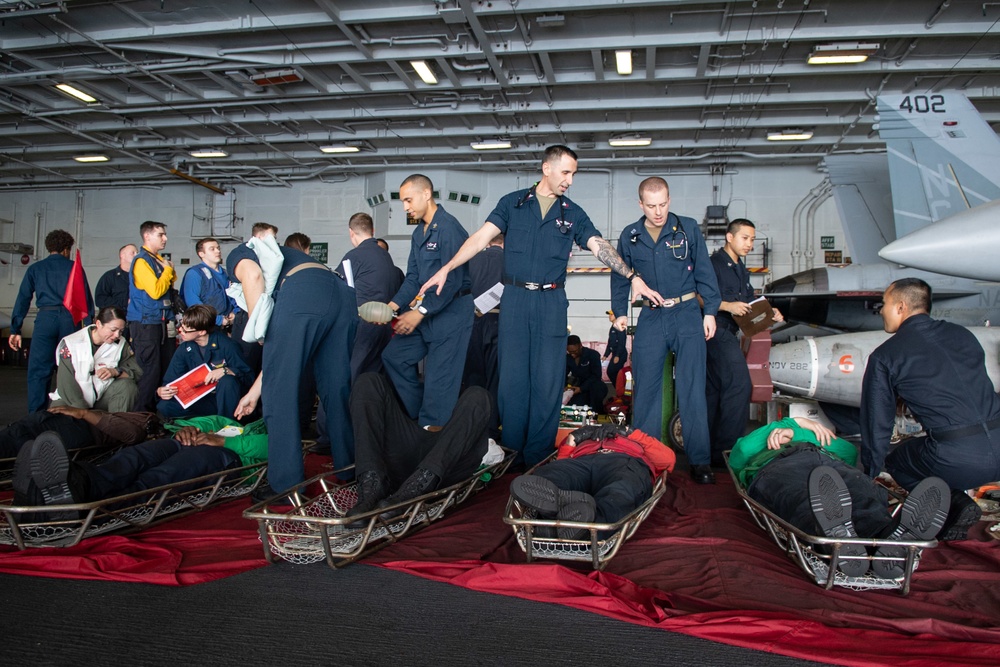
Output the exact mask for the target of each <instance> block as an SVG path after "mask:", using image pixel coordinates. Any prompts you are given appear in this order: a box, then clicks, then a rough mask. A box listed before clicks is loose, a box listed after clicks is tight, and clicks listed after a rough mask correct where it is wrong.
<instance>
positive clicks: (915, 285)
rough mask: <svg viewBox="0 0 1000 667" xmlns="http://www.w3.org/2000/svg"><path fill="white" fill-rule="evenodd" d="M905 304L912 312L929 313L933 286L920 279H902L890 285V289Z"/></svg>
mask: <svg viewBox="0 0 1000 667" xmlns="http://www.w3.org/2000/svg"><path fill="white" fill-rule="evenodd" d="M886 291H887V292H888V291H891V292H892V293H893V294H894V295H896V296H897V297H899V300H900V301H902V302H903V303H905V304H906V305H907V306H908V307H909V309H910V311H911V312H915V313H929V312H930V310H931V300H932V297H933V293H932V291H931V286H930V285H928V284H927V283H926V282H924V281H923V280H921V279H920V278H900V279H899V280H895V281H893V283H892V284H891V285H889V289H888V290H886Z"/></svg>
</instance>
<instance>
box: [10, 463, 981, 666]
mask: <svg viewBox="0 0 1000 667" xmlns="http://www.w3.org/2000/svg"><path fill="white" fill-rule="evenodd" d="M719 479H720V483H719V484H718V485H716V486H714V487H706V486H697V485H695V484H693V483H692V482H691V481H690V480H689V479H688V478H687V477H686V476H684V475H680V474H678V475H675V476H674V477H673V478H672V479H671V480H670V482H669V484H668V488H667V492H666V494H665V495H664V497H663V499H662V500H661V501H660V504H659V505H658V506H657V508H656V510H655V511H654V513H653V514H652V515H651V516H650V518H649V519H648V520H647V521H646V523H645V524H643V526H642V527H641V528H640V529H639V531H638V532H637V533H636V534H635V536H634V537H633V538H632V540H631V541H629V542H628V543H627V544H626V545H625V546H623V547H622V549H621V551H620V552H619V554H618V555H617V556H616V557H615V558H614V560H612V561H611V563H610V564H609V565H608V567H607V570H606V571H605V572H601V573H595V572H592V571H590V569H589V568H588V567H586V566H584V565H578V564H568V563H556V562H552V561H538V562H536V563H533V564H530V565H529V564H526V562H525V557H524V554H523V552H522V551H521V550H520V548H518V546H517V544H516V542H515V541H514V540H513V534H512V531H511V529H510V528H509V527H508V526H507V525H506V524H504V523H503V522H502V520H501V516H502V514H503V509H504V505H505V503H506V498H507V487H508V484H509V477H506V478H502V479H500V480H496V481H495V482H494V483H493V485H492V486H491V487H490V488H488V489H487V490H486V491H485V492H483V493H481V494H480V495H478V496H475V497H473V498H472V499H471V500H470V501H469V502H468V503H467V504H466V505H464V506H462V507H460V508H458V509H457V510H455V511H454V512H453V513H452V514H451V515H450V516H448V517H446V518H445V519H443V520H442V521H440V522H437V523H435V524H433V525H432V526H429V527H427V528H425V529H423V530H421V531H419V532H417V533H414V534H412V535H410V536H408V537H407V538H406V539H405V540H403V541H401V542H400V543H398V544H395V545H392V546H390V547H387V548H386V549H384V550H382V551H380V552H378V553H376V554H374V555H373V556H372V557H371V558H369V559H368V561H367V562H368V563H372V564H378V565H380V566H382V567H387V568H392V569H395V570H399V571H404V572H409V573H412V574H416V575H419V576H422V577H426V578H429V579H434V580H437V581H445V582H448V583H452V584H456V585H459V586H463V587H466V588H470V589H474V590H479V591H486V592H491V593H498V594H503V595H514V596H518V597H523V598H527V599H531V600H538V601H543V602H553V603H557V604H564V605H569V606H572V607H576V608H579V609H584V610H587V611H591V612H596V613H599V614H603V615H605V616H610V617H612V618H617V619H620V620H623V621H628V622H632V623H639V624H642V625H647V626H652V627H658V628H662V629H665V630H672V631H676V632H682V633H685V634H688V635H693V636H697V637H701V638H705V639H711V640H715V641H720V642H725V643H727V644H733V645H737V646H743V647H747V648H754V649H759V650H765V651H772V652H775V653H781V654H784V655H789V656H795V657H800V658H807V659H813V660H821V661H824V662H835V663H840V664H848V665H870V664H885V663H892V664H893V665H899V666H902V665H940V664H944V663H948V664H957V663H962V664H983V665H995V664H996V663H997V662H998V661H1000V542H997V541H995V540H991V539H989V538H987V537H985V536H984V534H983V526H984V525H985V524H979V527H977V529H976V530H975V531H974V533H973V538H974V539H972V540H967V541H964V542H953V543H948V544H943V545H941V546H939V547H938V548H936V549H933V550H929V551H925V552H924V557H923V560H922V561H921V563H920V568H919V569H918V570H917V572H916V573H915V574H914V577H913V585H912V589H911V592H910V595H909V596H908V597H902V596H900V595H899V593H898V592H895V591H885V592H878V591H866V592H857V591H850V590H844V589H841V588H834V589H833V590H832V591H825V590H823V589H822V588H821V587H819V586H817V585H816V584H814V583H812V582H811V581H810V580H809V579H807V578H806V576H805V575H804V574H803V572H802V571H801V570H800V569H799V568H798V566H797V565H795V564H794V563H792V562H791V561H790V560H789V559H788V558H787V557H786V556H785V555H784V554H783V553H781V552H780V551H779V550H778V548H777V547H776V546H775V545H774V543H773V542H771V540H770V539H769V538H768V537H767V535H766V534H765V533H764V532H763V531H762V530H761V529H759V528H758V527H757V525H756V524H755V523H754V522H753V519H752V518H751V516H750V514H749V512H748V511H747V510H746V508H745V507H743V505H742V504H741V501H740V500H739V497H738V496H737V494H736V492H735V490H734V489H733V487H732V483H731V482H730V481H729V480H728V478H726V479H723V476H722V475H720V476H719ZM248 504H249V501H247V500H238V501H234V502H231V503H227V504H225V505H222V506H220V507H217V508H213V509H209V510H207V511H205V512H201V513H199V514H195V515H192V516H189V517H186V518H182V519H179V520H177V521H170V522H167V523H164V524H162V525H160V526H155V527H152V528H149V529H147V530H145V531H143V532H141V533H137V534H134V535H131V536H125V537H117V536H107V537H95V538H91V539H89V540H85V541H84V542H83V543H82V544H81V545H79V546H77V547H73V548H70V549H30V550H28V551H25V552H16V551H15V550H13V549H11V548H9V547H4V548H0V572H12V573H19V574H34V575H39V576H50V577H73V578H86V579H107V580H116V581H142V582H147V583H158V584H165V585H185V584H193V583H200V582H203V581H210V580H212V579H216V578H220V577H224V576H229V575H232V574H237V573H239V572H243V571H246V570H249V569H252V568H255V567H259V566H261V565H264V564H265V561H264V559H263V555H262V551H261V546H260V542H259V541H258V538H257V530H256V526H255V524H254V523H252V522H250V521H245V520H242V519H240V518H239V516H240V513H241V512H242V511H243V510H244V509H245V508H246V507H248ZM282 566H283V567H291V566H290V565H282ZM309 567H326V566H325V565H323V564H316V565H312V566H309ZM352 567H357V566H352Z"/></svg>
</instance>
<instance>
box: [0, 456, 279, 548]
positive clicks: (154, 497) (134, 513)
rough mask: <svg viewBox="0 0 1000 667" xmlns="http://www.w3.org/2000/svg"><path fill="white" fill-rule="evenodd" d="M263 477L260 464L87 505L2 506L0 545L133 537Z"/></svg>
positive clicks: (239, 492)
mask: <svg viewBox="0 0 1000 667" xmlns="http://www.w3.org/2000/svg"><path fill="white" fill-rule="evenodd" d="M266 474H267V465H266V464H264V463H258V464H255V465H249V466H243V467H241V468H230V469H228V470H223V471H220V472H217V473H212V474H210V475H203V476H201V477H195V478H192V479H186V480H184V481H181V482H176V483H174V484H167V485H164V486H158V487H155V488H151V489H145V490H142V491H135V492H133V493H129V494H126V495H121V496H115V497H113V498H105V499H104V500H98V501H94V502H90V503H74V504H67V505H42V506H38V507H29V506H15V505H12V504H11V503H10V501H9V500H8V501H4V502H2V503H0V544H6V545H15V546H17V548H18V549H22V550H23V549H26V548H29V547H71V546H74V545H76V544H78V543H79V542H80V540H82V539H84V538H87V537H92V536H95V535H104V534H107V533H112V532H117V533H129V532H135V531H138V530H142V529H143V528H146V527H148V526H151V525H153V524H156V523H159V522H161V521H165V520H167V519H174V518H177V517H180V516H184V515H186V514H190V513H192V512H198V511H201V510H203V509H205V508H207V507H210V506H213V505H218V504H220V503H223V502H226V501H229V500H233V499H235V498H242V497H244V496H246V495H249V494H250V493H251V492H252V491H253V490H254V489H256V488H257V486H259V485H260V484H261V482H262V480H263V479H265V477H266ZM69 516H71V517H73V518H68V517H69Z"/></svg>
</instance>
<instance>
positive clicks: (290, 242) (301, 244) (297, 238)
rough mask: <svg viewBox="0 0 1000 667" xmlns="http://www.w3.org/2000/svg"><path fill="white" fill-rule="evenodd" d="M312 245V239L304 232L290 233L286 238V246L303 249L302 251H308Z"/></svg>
mask: <svg viewBox="0 0 1000 667" xmlns="http://www.w3.org/2000/svg"><path fill="white" fill-rule="evenodd" d="M311 245H312V239H311V238H309V237H308V236H306V235H305V234H303V233H302V232H294V233H292V234H289V235H288V238H286V239H285V247H287V248H295V249H296V250H301V251H302V252H307V251H308V249H309V246H311Z"/></svg>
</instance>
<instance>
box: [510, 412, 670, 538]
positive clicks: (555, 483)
mask: <svg viewBox="0 0 1000 667" xmlns="http://www.w3.org/2000/svg"><path fill="white" fill-rule="evenodd" d="M675 462H676V456H675V455H674V452H673V450H672V449H670V448H669V447H667V446H666V445H664V444H663V443H662V442H660V441H659V440H657V439H656V438H653V437H651V436H649V435H646V434H645V433H643V432H642V431H639V430H631V429H628V428H624V427H618V426H615V425H613V424H601V425H594V426H584V427H582V428H578V429H576V430H575V431H573V432H572V433H570V434H569V435H567V436H566V439H565V440H563V442H562V444H561V445H559V453H558V454H557V458H556V460H555V461H552V462H550V463H546V464H545V465H541V466H539V467H538V468H537V469H536V470H535V471H534V472H532V473H531V474H528V475H521V476H520V477H518V478H517V479H515V480H514V481H513V482H512V483H511V485H510V494H511V495H512V496H513V497H514V499H515V500H517V501H518V502H519V503H520V504H521V506H522V507H529V508H532V509H534V510H535V511H536V512H537V515H538V518H539V519H556V520H561V521H579V522H583V523H593V522H596V523H616V522H617V521H619V520H621V519H622V518H624V517H626V516H627V515H628V514H629V513H630V512H632V511H633V510H634V509H635V508H637V507H639V506H640V505H642V504H643V503H644V502H646V500H648V499H649V497H650V496H651V495H652V494H653V481H654V480H655V479H656V478H657V477H658V476H659V475H660V473H662V472H663V471H664V470H666V471H667V472H671V471H672V470H673V469H674V463H675ZM586 532H587V531H586V530H584V529H582V528H559V529H558V530H557V531H556V536H557V537H559V538H560V539H567V540H574V539H580V538H581V537H582V536H584V535H585V534H586ZM538 536H539V537H546V535H543V534H539V535H538Z"/></svg>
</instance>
